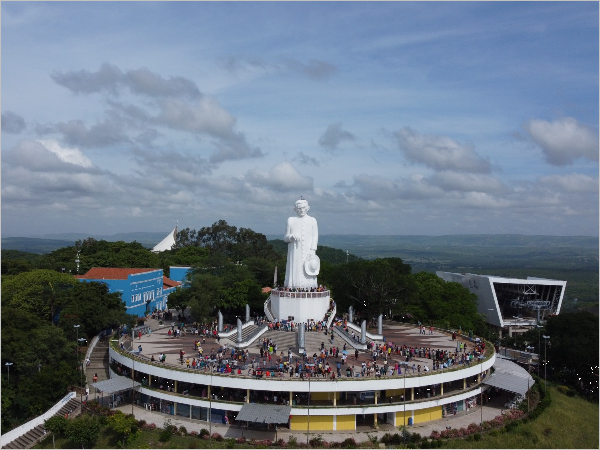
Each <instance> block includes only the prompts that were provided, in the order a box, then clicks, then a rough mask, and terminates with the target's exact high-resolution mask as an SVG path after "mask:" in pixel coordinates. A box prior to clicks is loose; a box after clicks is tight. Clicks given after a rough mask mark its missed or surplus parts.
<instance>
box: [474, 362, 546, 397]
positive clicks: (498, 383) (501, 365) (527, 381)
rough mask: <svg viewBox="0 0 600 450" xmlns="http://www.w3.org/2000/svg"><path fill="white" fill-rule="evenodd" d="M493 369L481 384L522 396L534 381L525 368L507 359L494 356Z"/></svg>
mask: <svg viewBox="0 0 600 450" xmlns="http://www.w3.org/2000/svg"><path fill="white" fill-rule="evenodd" d="M494 369H495V370H494V373H493V374H492V375H491V376H489V377H487V378H486V379H485V380H483V384H487V385H488V386H494V387H497V388H499V389H502V390H505V391H508V392H514V393H516V394H520V395H523V396H524V395H525V394H526V393H527V391H528V390H529V389H530V388H531V386H533V384H534V383H535V380H534V379H533V377H532V376H531V375H529V373H528V372H527V371H526V370H525V369H523V368H522V367H521V366H519V365H518V364H515V363H513V362H512V361H509V360H507V359H504V358H499V357H498V358H496V363H495V364H494Z"/></svg>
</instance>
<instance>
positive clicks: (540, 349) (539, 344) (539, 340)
mask: <svg viewBox="0 0 600 450" xmlns="http://www.w3.org/2000/svg"><path fill="white" fill-rule="evenodd" d="M536 328H537V330H538V377H539V376H540V353H542V340H541V338H540V336H541V333H540V330H541V329H542V328H544V327H543V326H541V325H536Z"/></svg>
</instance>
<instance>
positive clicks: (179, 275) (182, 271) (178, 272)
mask: <svg viewBox="0 0 600 450" xmlns="http://www.w3.org/2000/svg"><path fill="white" fill-rule="evenodd" d="M191 269H192V268H191V267H189V266H171V267H169V277H170V278H171V280H173V281H178V282H179V283H181V284H185V277H186V276H187V274H188V273H189V271H190V270H191Z"/></svg>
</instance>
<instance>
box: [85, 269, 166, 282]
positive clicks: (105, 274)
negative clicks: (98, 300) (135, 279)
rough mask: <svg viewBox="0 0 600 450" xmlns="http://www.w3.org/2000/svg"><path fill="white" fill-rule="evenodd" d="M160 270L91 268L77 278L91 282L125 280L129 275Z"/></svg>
mask: <svg viewBox="0 0 600 450" xmlns="http://www.w3.org/2000/svg"><path fill="white" fill-rule="evenodd" d="M155 270H160V269H121V268H114V267H92V268H91V269H90V270H88V272H87V273H86V274H85V275H81V276H80V277H78V278H84V279H88V280H89V279H93V280H126V279H127V277H128V276H129V275H135V274H138V273H147V272H153V271H155Z"/></svg>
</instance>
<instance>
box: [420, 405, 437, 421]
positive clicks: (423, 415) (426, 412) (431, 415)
mask: <svg viewBox="0 0 600 450" xmlns="http://www.w3.org/2000/svg"><path fill="white" fill-rule="evenodd" d="M441 418H442V407H441V406H434V407H432V408H426V409H421V410H417V411H415V421H414V423H420V422H429V421H431V420H436V419H441Z"/></svg>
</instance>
